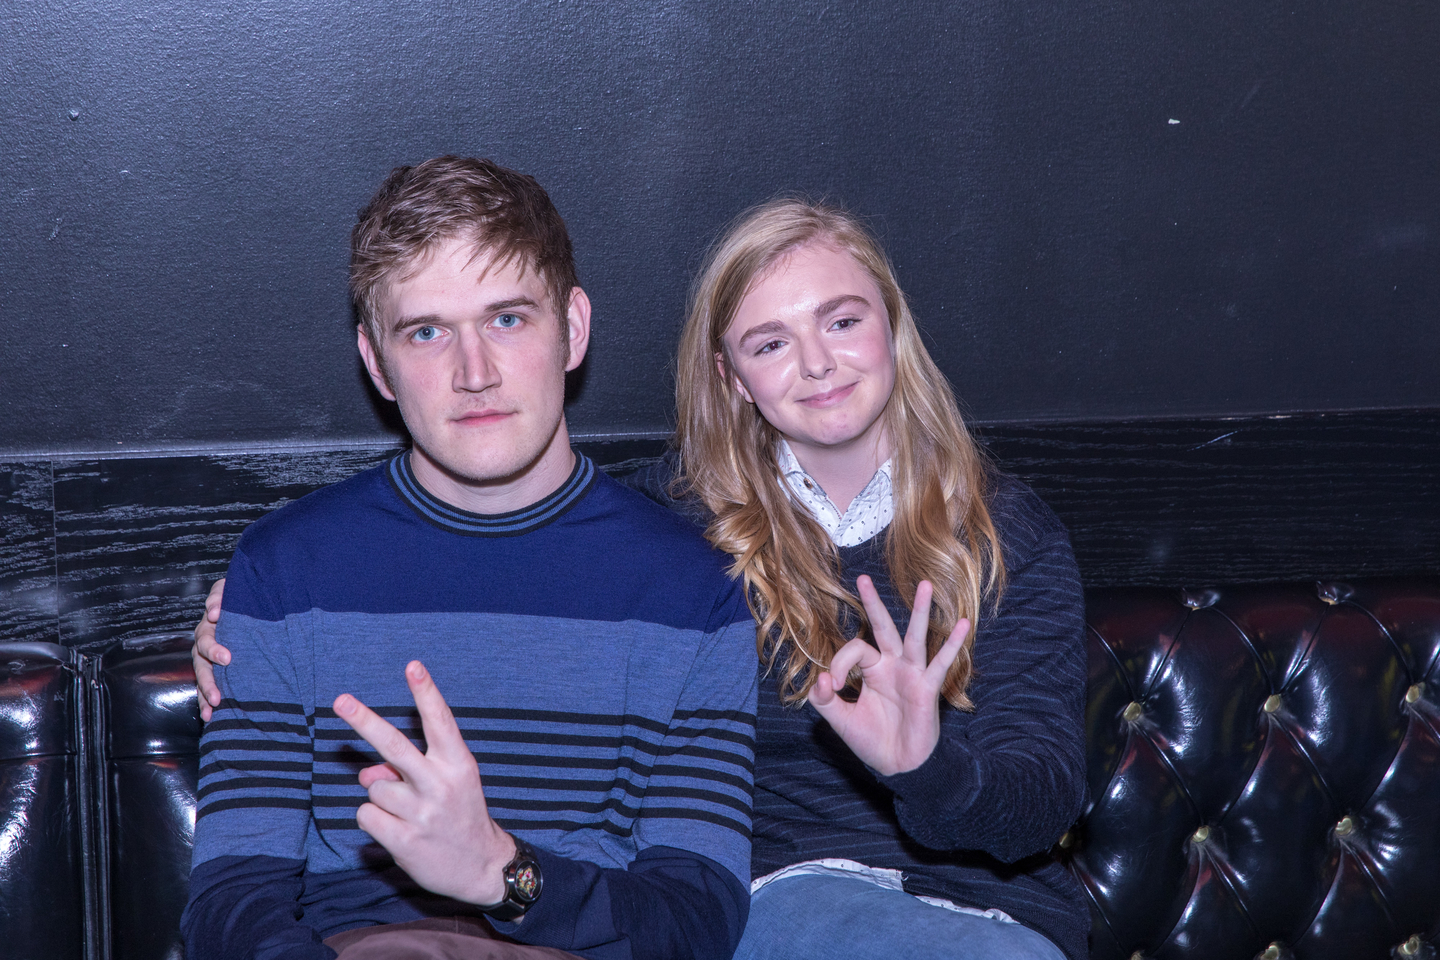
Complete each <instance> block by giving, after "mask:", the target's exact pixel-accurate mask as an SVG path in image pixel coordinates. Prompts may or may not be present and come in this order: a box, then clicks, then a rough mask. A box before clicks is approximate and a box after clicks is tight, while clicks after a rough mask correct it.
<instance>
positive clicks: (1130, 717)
mask: <svg viewBox="0 0 1440 960" xmlns="http://www.w3.org/2000/svg"><path fill="white" fill-rule="evenodd" d="M1144 714H1145V708H1144V707H1142V706H1140V701H1138V700H1131V701H1130V702H1129V703H1128V704H1126V705H1125V712H1124V713H1122V714H1120V716H1122V717H1124V718H1125V720H1126V721H1127V722H1129V723H1134V722H1135V721H1136V720H1139V719H1140V718H1141V717H1142V716H1144Z"/></svg>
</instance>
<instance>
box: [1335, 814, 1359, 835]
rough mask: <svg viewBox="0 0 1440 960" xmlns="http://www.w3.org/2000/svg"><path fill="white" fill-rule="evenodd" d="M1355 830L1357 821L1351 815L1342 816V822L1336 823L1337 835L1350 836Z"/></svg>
mask: <svg viewBox="0 0 1440 960" xmlns="http://www.w3.org/2000/svg"><path fill="white" fill-rule="evenodd" d="M1354 832H1355V821H1354V820H1351V819H1350V818H1349V817H1341V818H1340V822H1339V823H1337V824H1335V836H1337V837H1348V836H1350V834H1352V833H1354Z"/></svg>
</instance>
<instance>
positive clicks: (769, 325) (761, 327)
mask: <svg viewBox="0 0 1440 960" xmlns="http://www.w3.org/2000/svg"><path fill="white" fill-rule="evenodd" d="M784 330H785V324H783V323H781V322H780V321H779V320H766V321H765V322H764V323H757V324H755V326H753V327H751V328H750V329H749V330H746V331H745V333H744V335H742V336H741V337H740V341H739V343H738V344H737V345H738V346H741V347H743V346H745V344H747V343H749V342H750V341H751V340H754V339H755V338H756V337H768V336H770V335H771V334H772V333H781V332H782V331H784Z"/></svg>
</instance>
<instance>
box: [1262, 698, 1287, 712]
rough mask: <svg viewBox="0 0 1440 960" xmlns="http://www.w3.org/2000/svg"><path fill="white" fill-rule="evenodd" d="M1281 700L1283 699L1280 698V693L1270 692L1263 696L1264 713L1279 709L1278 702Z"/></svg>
mask: <svg viewBox="0 0 1440 960" xmlns="http://www.w3.org/2000/svg"><path fill="white" fill-rule="evenodd" d="M1283 702H1284V701H1282V700H1281V699H1280V694H1278V693H1272V694H1270V696H1268V697H1266V698H1265V706H1264V710H1265V712H1266V713H1274V712H1275V711H1276V710H1279V709H1280V704H1281V703H1283Z"/></svg>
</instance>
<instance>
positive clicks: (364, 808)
mask: <svg viewBox="0 0 1440 960" xmlns="http://www.w3.org/2000/svg"><path fill="white" fill-rule="evenodd" d="M355 825H356V826H357V827H359V828H360V829H361V830H364V831H365V832H366V833H368V834H370V836H371V837H373V838H375V842H376V843H378V844H380V846H382V847H384V848H385V849H386V850H390V851H392V852H393V851H394V849H395V846H396V844H397V842H398V841H399V839H400V833H401V831H402V830H404V829H405V823H404V821H402V820H401V819H400V818H399V817H397V816H395V815H394V814H393V813H387V812H385V811H384V810H381V809H380V808H379V807H377V806H375V804H373V803H362V804H360V807H359V808H358V809H357V810H356V811H355Z"/></svg>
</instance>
